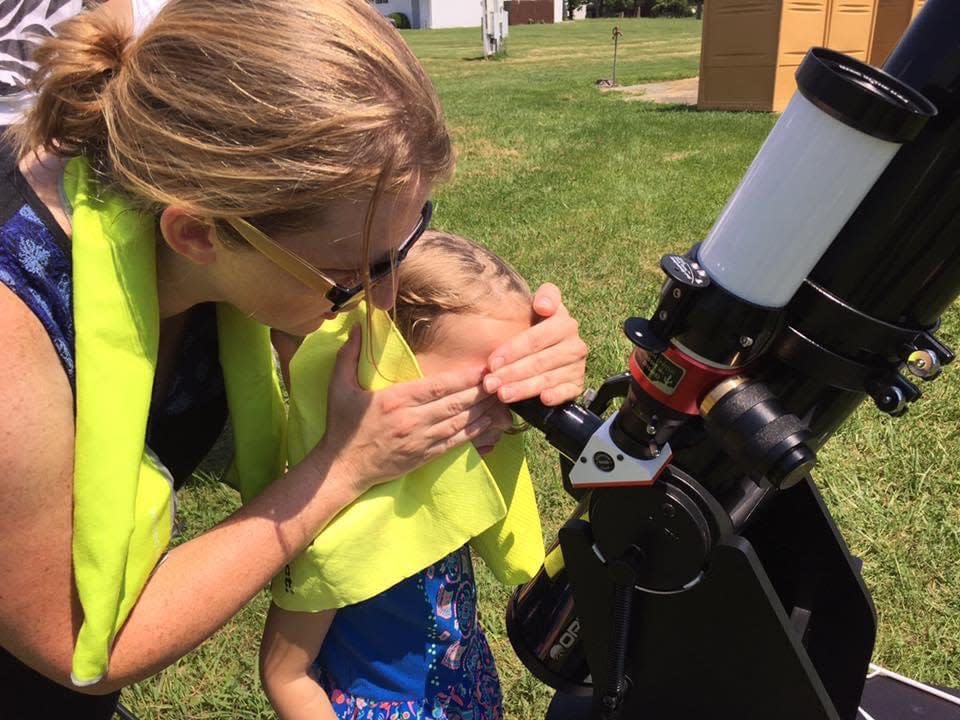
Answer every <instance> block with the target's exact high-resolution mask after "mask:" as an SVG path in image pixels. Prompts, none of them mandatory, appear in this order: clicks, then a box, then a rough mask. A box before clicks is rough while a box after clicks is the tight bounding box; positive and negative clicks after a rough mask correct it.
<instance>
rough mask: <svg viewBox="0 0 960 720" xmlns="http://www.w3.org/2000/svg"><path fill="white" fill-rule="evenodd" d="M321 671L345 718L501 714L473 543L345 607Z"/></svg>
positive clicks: (493, 719) (456, 719)
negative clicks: (481, 615)
mask: <svg viewBox="0 0 960 720" xmlns="http://www.w3.org/2000/svg"><path fill="white" fill-rule="evenodd" d="M314 670H315V673H316V678H317V680H318V681H319V682H320V684H321V685H323V687H324V689H325V690H326V691H327V694H328V696H329V697H330V702H331V704H332V705H333V709H334V711H335V712H336V714H337V717H338V718H340V720H413V719H414V718H418V719H419V718H429V719H431V720H499V718H501V717H502V716H503V708H502V697H501V694H500V680H499V678H498V677H497V670H496V668H495V667H494V663H493V654H492V653H491V652H490V646H489V645H488V644H487V639H486V636H485V635H484V633H483V630H482V628H481V627H480V625H479V623H478V622H477V589H476V584H475V583H474V578H473V565H472V563H471V559H470V551H469V549H468V548H466V547H464V548H462V549H460V550H458V551H457V552H455V553H452V554H451V555H449V556H447V557H446V558H444V559H443V560H441V561H440V562H438V563H436V564H435V565H432V566H431V567H429V568H427V569H426V570H424V571H422V572H420V573H418V574H417V575H414V576H413V577H410V578H407V579H406V580H404V581H402V582H400V583H398V584H397V585H395V586H393V587H392V588H390V589H389V590H387V591H385V592H383V593H381V594H380V595H377V596H376V597H373V598H371V599H370V600H366V601H365V602H362V603H358V604H357V605H351V606H349V607H346V608H341V609H340V610H338V611H337V615H336V617H335V618H334V621H333V624H332V625H331V627H330V630H329V632H328V633H327V638H326V640H325V642H324V644H323V647H322V648H321V650H320V655H319V657H318V658H317V660H316V662H315V663H314Z"/></svg>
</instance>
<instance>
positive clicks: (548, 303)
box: [533, 283, 563, 318]
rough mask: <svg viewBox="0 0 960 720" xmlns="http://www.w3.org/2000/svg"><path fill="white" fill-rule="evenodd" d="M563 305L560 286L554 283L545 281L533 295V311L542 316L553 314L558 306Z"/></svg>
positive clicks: (546, 316)
mask: <svg viewBox="0 0 960 720" xmlns="http://www.w3.org/2000/svg"><path fill="white" fill-rule="evenodd" d="M561 307H563V299H562V298H561V296H560V288H558V287H557V286H556V285H554V284H553V283H544V284H543V285H541V286H540V287H539V288H537V292H536V293H534V296H533V311H534V312H535V313H537V315H539V316H540V317H542V318H548V317H550V316H551V315H553V314H554V313H555V312H556V311H557V308H561Z"/></svg>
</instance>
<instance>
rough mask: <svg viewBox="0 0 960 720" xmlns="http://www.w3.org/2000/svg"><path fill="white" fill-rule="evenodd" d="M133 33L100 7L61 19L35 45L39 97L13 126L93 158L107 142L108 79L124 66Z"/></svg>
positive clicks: (60, 148)
mask: <svg viewBox="0 0 960 720" xmlns="http://www.w3.org/2000/svg"><path fill="white" fill-rule="evenodd" d="M130 38H131V31H130V30H129V29H128V28H125V27H124V26H123V24H122V22H121V21H120V20H119V19H118V18H114V17H113V16H111V15H109V14H108V13H106V12H103V11H100V10H91V11H88V12H83V13H80V14H79V15H76V16H74V17H72V18H70V19H69V20H66V21H65V22H63V23H61V24H60V25H58V26H57V34H56V35H55V36H54V37H51V38H48V39H46V40H44V41H43V42H42V43H40V44H39V45H38V46H37V49H36V50H35V51H34V54H33V60H34V61H35V62H36V63H37V70H36V72H35V73H34V75H33V78H32V79H31V81H30V87H31V89H33V90H34V91H35V92H36V94H37V99H36V102H35V103H34V105H33V107H32V108H31V110H30V111H29V112H28V113H27V115H26V117H25V119H24V122H23V123H22V124H21V127H20V128H17V129H16V130H15V132H16V133H18V134H19V133H29V135H30V136H31V137H32V138H33V139H34V140H35V141H37V140H39V143H37V144H40V145H42V146H44V147H46V148H48V149H51V150H56V151H57V152H58V153H61V154H70V155H72V154H79V153H83V154H86V155H89V156H91V160H93V159H95V158H96V156H97V155H98V154H99V153H98V150H100V149H102V148H103V147H104V146H105V145H106V143H107V121H106V117H105V115H106V113H108V112H109V106H110V97H109V93H108V89H109V85H110V81H111V80H112V79H113V78H114V77H116V76H117V74H118V73H119V72H120V71H121V69H122V67H123V61H124V56H125V55H126V52H127V48H128V45H129V43H130Z"/></svg>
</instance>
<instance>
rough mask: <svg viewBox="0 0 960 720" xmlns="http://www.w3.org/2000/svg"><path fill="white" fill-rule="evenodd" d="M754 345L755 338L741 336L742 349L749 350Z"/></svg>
mask: <svg viewBox="0 0 960 720" xmlns="http://www.w3.org/2000/svg"><path fill="white" fill-rule="evenodd" d="M751 345H753V338H752V337H748V336H747V335H741V336H740V347H743V348H748V347H750V346H751Z"/></svg>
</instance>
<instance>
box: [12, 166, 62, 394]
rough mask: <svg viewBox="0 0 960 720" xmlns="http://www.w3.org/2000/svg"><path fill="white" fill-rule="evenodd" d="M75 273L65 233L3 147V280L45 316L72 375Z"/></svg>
mask: <svg viewBox="0 0 960 720" xmlns="http://www.w3.org/2000/svg"><path fill="white" fill-rule="evenodd" d="M71 275H72V263H71V258H70V249H69V240H68V239H67V238H66V234H65V233H64V232H63V230H62V229H61V228H60V226H59V224H58V223H57V222H56V220H54V218H53V217H52V215H51V213H50V212H49V209H48V208H47V207H46V205H45V204H44V203H42V202H41V201H40V199H39V198H38V197H37V196H36V194H35V193H33V191H32V189H31V188H30V186H29V184H28V183H27V182H26V180H25V179H24V177H23V175H22V174H21V173H20V171H19V170H18V168H17V165H16V162H15V161H14V160H13V158H12V156H11V154H10V153H9V151H8V150H7V149H5V148H4V149H3V150H2V151H0V284H3V285H5V286H6V287H7V288H9V289H10V290H11V291H12V292H13V294H14V295H16V297H17V298H18V299H19V300H20V302H21V303H23V305H25V306H26V307H27V308H28V309H29V311H30V312H31V313H32V314H33V315H34V316H35V317H36V319H37V320H39V321H40V324H41V325H42V326H43V328H44V329H45V330H46V332H47V335H48V336H49V338H50V342H51V343H52V344H53V347H54V348H55V349H56V351H57V355H58V356H59V358H60V362H61V364H62V366H63V368H64V370H65V371H66V373H67V376H68V377H71V378H72V376H73V319H72V315H73V313H72V306H71V301H72V291H71Z"/></svg>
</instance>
